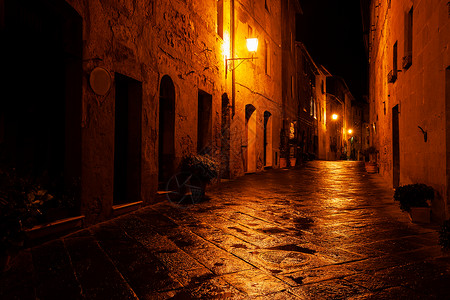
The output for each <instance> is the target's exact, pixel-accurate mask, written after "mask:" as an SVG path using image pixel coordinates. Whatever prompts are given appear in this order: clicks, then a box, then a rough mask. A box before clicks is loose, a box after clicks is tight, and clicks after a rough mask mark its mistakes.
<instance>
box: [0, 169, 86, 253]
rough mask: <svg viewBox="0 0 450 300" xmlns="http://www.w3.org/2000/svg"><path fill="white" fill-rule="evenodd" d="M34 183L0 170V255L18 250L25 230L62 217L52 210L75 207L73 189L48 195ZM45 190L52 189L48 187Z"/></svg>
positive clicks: (74, 189)
mask: <svg viewBox="0 0 450 300" xmlns="http://www.w3.org/2000/svg"><path fill="white" fill-rule="evenodd" d="M38 181H39V180H37V179H30V178H27V177H21V176H19V175H18V174H17V173H16V171H15V170H14V169H2V168H0V255H5V254H10V253H14V252H16V251H17V250H18V249H20V248H21V247H22V246H23V244H24V240H25V229H27V228H32V227H33V226H34V225H37V224H42V223H46V222H50V221H54V220H55V219H58V218H61V217H67V216H68V215H67V214H68V213H67V212H65V215H64V214H63V215H58V214H56V213H55V211H56V210H65V211H74V210H75V208H76V203H77V201H76V200H77V197H78V194H77V192H76V191H77V185H76V184H75V183H74V184H73V188H71V189H66V190H62V189H61V190H60V191H59V192H57V191H58V189H56V188H54V187H53V189H54V190H55V193H53V192H50V191H49V190H48V189H46V188H44V187H43V186H42V185H41V184H39V183H38ZM49 188H52V186H51V184H50V186H49Z"/></svg>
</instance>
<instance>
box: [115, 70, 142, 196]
mask: <svg viewBox="0 0 450 300" xmlns="http://www.w3.org/2000/svg"><path fill="white" fill-rule="evenodd" d="M115 82H116V102H115V128H114V132H115V135H114V201H113V203H114V204H123V203H127V202H135V201H140V188H141V114H142V83H141V82H139V81H137V80H134V79H132V78H130V77H127V76H124V75H121V74H117V73H116V74H115Z"/></svg>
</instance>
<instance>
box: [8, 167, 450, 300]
mask: <svg viewBox="0 0 450 300" xmlns="http://www.w3.org/2000/svg"><path fill="white" fill-rule="evenodd" d="M392 194H393V192H392V190H389V189H388V188H387V187H386V185H385V184H384V183H383V181H382V180H381V179H380V178H379V177H378V175H368V174H367V173H365V171H364V167H363V165H362V164H361V163H357V162H322V161H315V162H310V163H308V164H306V166H304V167H302V168H300V169H296V170H272V171H268V172H264V173H261V174H254V175H247V176H245V177H243V178H239V179H237V180H235V181H229V182H225V183H221V184H220V185H219V186H217V187H214V190H213V189H212V188H211V189H210V190H209V191H208V195H209V196H210V199H209V200H207V201H205V202H203V203H198V204H195V205H190V206H183V207H181V206H177V205H174V204H171V203H170V202H168V201H162V202H159V203H158V204H155V205H152V206H150V207H146V208H144V209H141V210H139V211H137V212H135V213H132V214H128V215H126V216H123V217H120V218H117V219H115V220H112V221H108V222H105V223H102V224H99V225H96V226H93V227H90V228H88V229H85V230H82V231H79V232H77V233H74V234H72V235H69V236H66V237H64V238H61V239H57V240H54V241H51V242H48V243H46V244H44V245H41V246H37V247H34V248H32V249H29V250H27V251H24V252H23V253H21V254H20V255H19V256H18V257H17V258H15V259H14V261H13V265H12V267H11V268H10V270H9V271H8V272H7V273H5V274H3V275H2V276H1V278H0V284H1V285H0V298H1V299H13V298H19V299H35V298H39V299H72V298H73V299H80V298H85V299H135V298H139V299H198V298H204V299H210V298H227V299H248V298H256V299H450V256H449V255H448V254H446V253H442V252H441V250H440V248H439V246H438V245H437V233H436V229H437V228H436V226H432V225H429V226H419V225H417V224H413V223H411V222H410V221H409V219H408V217H407V215H406V214H404V213H402V212H401V211H400V209H399V208H398V206H397V204H396V203H394V202H393V200H392Z"/></svg>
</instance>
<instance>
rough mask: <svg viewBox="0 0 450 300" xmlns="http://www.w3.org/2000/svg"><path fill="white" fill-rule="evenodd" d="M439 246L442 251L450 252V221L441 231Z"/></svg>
mask: <svg viewBox="0 0 450 300" xmlns="http://www.w3.org/2000/svg"><path fill="white" fill-rule="evenodd" d="M439 245H441V247H442V249H444V250H446V251H447V250H450V219H449V220H446V221H444V223H443V224H442V225H441V228H440V230H439Z"/></svg>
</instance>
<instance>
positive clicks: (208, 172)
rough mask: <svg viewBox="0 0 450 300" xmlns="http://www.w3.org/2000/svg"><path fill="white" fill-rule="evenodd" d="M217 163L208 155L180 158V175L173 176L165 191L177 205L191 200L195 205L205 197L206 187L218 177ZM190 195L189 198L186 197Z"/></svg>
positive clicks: (218, 167)
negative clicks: (170, 194) (169, 192)
mask: <svg viewBox="0 0 450 300" xmlns="http://www.w3.org/2000/svg"><path fill="white" fill-rule="evenodd" d="M219 170H220V166H219V163H218V162H217V161H216V160H215V159H213V158H212V157H211V156H209V155H201V154H189V155H186V156H184V157H183V158H182V160H181V164H180V171H181V172H180V173H178V174H176V175H174V176H173V177H172V178H171V179H169V182H168V183H167V190H168V191H171V193H172V196H171V197H173V199H170V200H171V201H173V200H174V201H175V202H177V203H179V204H180V203H181V202H183V201H184V200H185V199H191V200H192V203H196V202H198V201H200V200H202V199H203V197H204V196H205V190H206V185H207V184H210V183H211V182H212V181H213V180H215V179H216V178H217V177H218V175H219ZM187 194H190V197H186V196H187Z"/></svg>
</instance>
